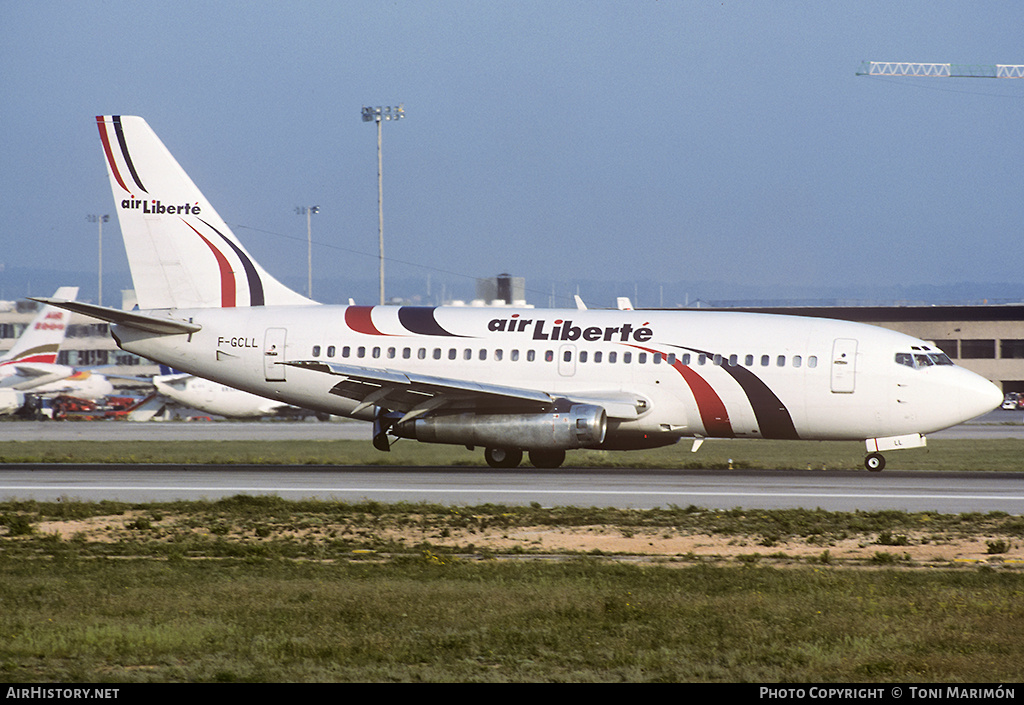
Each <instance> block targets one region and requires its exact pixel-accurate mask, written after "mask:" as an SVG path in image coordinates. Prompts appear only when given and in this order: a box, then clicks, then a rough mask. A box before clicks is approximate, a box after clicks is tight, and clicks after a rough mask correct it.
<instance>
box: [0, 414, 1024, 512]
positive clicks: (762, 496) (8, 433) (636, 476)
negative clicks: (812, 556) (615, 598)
mask: <svg viewBox="0 0 1024 705" xmlns="http://www.w3.org/2000/svg"><path fill="white" fill-rule="evenodd" d="M1021 416H1022V414H1021V413H1020V412H1016V411H1014V412H1001V411H997V412H992V414H989V415H986V416H985V417H981V419H979V420H977V421H975V422H972V423H969V424H963V425H961V426H958V427H955V428H953V429H950V430H948V431H944V432H941V433H939V434H933V436H931V437H935V438H939V437H941V438H997V437H998V438H1004V437H1017V438H1019V437H1022V436H1024V424H1021V423H1017V422H1016V421H1015V420H1017V419H1019V418H1020V417H1021ZM369 435H370V428H369V424H364V423H357V422H311V421H310V422H262V423H261V422H212V423H211V422H207V423H142V424H132V423H126V422H92V423H89V422H64V423H59V422H57V423H55V422H38V423H37V422H9V423H4V424H0V441H2V440H53V441H55V442H60V441H70V440H180V441H183V442H189V441H195V440H231V439H244V440H251V439H253V438H259V439H261V440H285V439H324V438H348V439H355V440H367V441H368V440H369ZM236 494H254V495H277V496H281V497H285V498H287V499H309V498H314V499H321V500H335V501H345V502H360V501H364V500H376V501H381V502H432V503H437V504H444V505H453V506H454V505H458V506H470V505H476V504H486V503H492V504H509V505H523V504H529V503H532V502H537V503H539V504H541V505H543V506H555V505H566V506H568V505H571V506H586V507H590V506H595V507H619V508H636V509H647V508H653V507H668V506H671V505H675V506H683V507H685V506H690V505H693V506H699V507H706V508H715V509H733V508H737V507H741V508H748V509H785V508H795V507H804V508H811V509H814V508H820V509H824V510H827V511H854V510H861V511H877V510H884V509H891V510H903V511H915V512H917V511H936V512H942V513H962V512H992V511H1001V512H1007V513H1010V514H1021V513H1024V473H1019V474H1018V473H928V472H900V471H886V472H883V473H867V472H863V471H859V472H853V471H822V470H817V471H816V470H804V471H800V470H789V471H770V470H742V471H740V470H728V471H723V470H650V469H593V468H587V469H572V468H560V469H557V470H538V469H535V468H530V467H528V466H523V467H520V468H518V469H516V470H491V469H482V468H461V467H460V468H454V467H424V468H404V467H402V468H398V467H378V466H364V467H348V466H345V467H339V466H273V467H268V466H240V465H225V466H187V467H182V466H180V465H166V466H160V465H157V466H154V465H137V466H130V465H117V466H111V465H91V466H85V467H72V466H67V465H27V464H26V465H8V466H3V467H2V469H0V499H4V500H8V499H19V500H28V499H35V500H39V501H56V500H61V499H76V500H86V501H99V500H104V499H106V500H118V501H126V502H166V501H172V500H196V499H208V500H215V499H219V498H222V497H227V496H232V495H236Z"/></svg>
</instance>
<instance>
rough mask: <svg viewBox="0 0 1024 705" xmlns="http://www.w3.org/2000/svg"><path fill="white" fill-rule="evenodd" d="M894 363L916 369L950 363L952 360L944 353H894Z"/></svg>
mask: <svg viewBox="0 0 1024 705" xmlns="http://www.w3.org/2000/svg"><path fill="white" fill-rule="evenodd" d="M896 364H897V365H906V366H907V367H912V368H914V369H916V370H918V369H921V368H922V367H931V366H932V365H952V364H953V361H952V360H950V359H949V356H948V355H946V354H945V353H896Z"/></svg>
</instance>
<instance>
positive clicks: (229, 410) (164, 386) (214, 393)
mask: <svg viewBox="0 0 1024 705" xmlns="http://www.w3.org/2000/svg"><path fill="white" fill-rule="evenodd" d="M153 386H154V387H156V391H157V392H159V393H160V394H161V395H163V396H164V397H167V398H168V399H170V400H171V401H173V402H175V403H177V404H180V405H182V406H185V407H188V408H190V409H197V410H199V411H205V412H207V413H209V414H216V415H218V416H224V417H227V418H231V419H246V418H249V419H251V418H263V417H265V416H278V415H287V414H288V413H289V412H297V411H299V410H298V409H296V408H295V407H294V406H291V405H290V404H284V403H282V402H279V401H274V400H273V399H267V398H266V397H261V396H259V395H258V394H250V393H249V392H243V391H242V390H241V389H235V388H234V387H229V386H227V385H224V384H220V383H218V382H213V381H211V380H208V379H203V378H202V377H197V376H196V375H192V374H189V373H187V372H178V371H176V370H170V369H168V368H166V367H163V366H162V367H161V374H158V375H154V376H153Z"/></svg>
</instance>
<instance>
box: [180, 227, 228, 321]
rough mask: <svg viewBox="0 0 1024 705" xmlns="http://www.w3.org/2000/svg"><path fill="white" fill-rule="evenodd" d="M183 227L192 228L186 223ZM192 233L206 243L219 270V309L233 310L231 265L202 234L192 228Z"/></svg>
mask: <svg viewBox="0 0 1024 705" xmlns="http://www.w3.org/2000/svg"><path fill="white" fill-rule="evenodd" d="M185 225H188V227H190V228H192V226H191V225H189V224H188V223H187V222H186V223H185ZM192 232H194V233H195V234H196V235H198V236H199V238H200V239H201V240H202V241H203V242H205V243H206V246H207V247H209V248H210V252H212V253H213V256H214V257H215V258H216V259H217V267H218V268H220V305H221V308H234V306H235V272H234V270H232V269H231V264H230V263H229V262H228V258H227V257H225V256H224V253H223V252H221V251H220V250H218V249H217V248H216V247H214V246H213V243H212V242H210V241H209V240H207V239H206V238H205V237H203V234H202V233H201V232H199V231H198V230H196V229H195V228H192Z"/></svg>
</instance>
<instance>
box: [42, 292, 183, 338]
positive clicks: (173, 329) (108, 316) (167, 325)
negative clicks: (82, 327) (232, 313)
mask: <svg viewBox="0 0 1024 705" xmlns="http://www.w3.org/2000/svg"><path fill="white" fill-rule="evenodd" d="M28 298H30V299H32V300H33V301H38V302H40V303H44V304H49V305H51V306H56V307H57V308H62V309H64V310H65V311H73V312H75V313H81V314H82V315H84V316H90V317H92V318H98V319H100V320H101V321H107V322H108V323H116V324H117V325H119V326H125V327H128V328H135V329H137V330H143V331H146V332H147V333H156V334H158V335H176V334H183V333H195V332H196V331H198V330H200V329H202V326H200V325H199V324H197V323H190V322H188V321H182V320H179V319H177V318H161V317H159V316H147V315H146V314H142V313H136V312H134V311H122V310H121V309H118V308H107V307H106V306H97V305H95V304H86V303H82V302H80V301H63V300H61V299H50V298H44V297H35V296H30V297H28Z"/></svg>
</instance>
